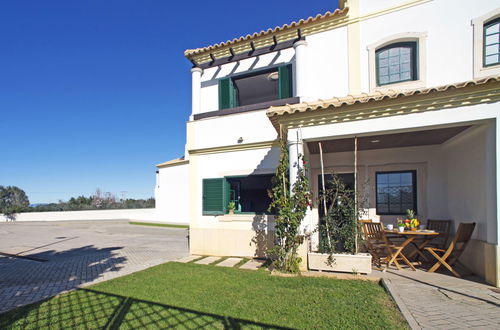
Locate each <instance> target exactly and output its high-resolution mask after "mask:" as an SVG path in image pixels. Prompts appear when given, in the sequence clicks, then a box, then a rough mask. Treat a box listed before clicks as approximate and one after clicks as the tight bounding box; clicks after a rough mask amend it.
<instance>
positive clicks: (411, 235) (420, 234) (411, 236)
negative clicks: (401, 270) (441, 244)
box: [384, 229, 439, 270]
mask: <svg viewBox="0 0 500 330" xmlns="http://www.w3.org/2000/svg"><path fill="white" fill-rule="evenodd" d="M384 232H385V233H386V235H392V236H401V237H405V238H406V239H405V240H404V242H403V243H401V245H400V247H401V249H400V250H399V251H398V252H396V253H395V254H394V255H393V256H392V258H391V259H390V260H389V263H388V264H387V268H389V266H390V265H391V264H392V263H393V262H394V260H396V258H397V257H398V256H399V255H400V254H401V255H403V256H404V254H403V250H404V248H405V247H407V246H408V245H409V244H411V243H413V245H414V246H415V250H413V251H411V252H410V254H408V256H405V257H406V258H405V259H411V258H413V257H414V256H415V255H417V254H418V255H419V256H421V257H422V258H424V259H425V260H427V258H426V257H425V255H424V254H423V253H422V250H423V249H424V247H425V246H426V245H427V244H429V242H430V241H432V240H433V239H434V238H435V237H436V236H438V235H439V233H438V232H435V231H430V230H405V231H402V232H400V231H398V230H388V229H386V230H384ZM420 238H422V240H421V241H420V240H419V241H418V242H414V241H415V240H416V239H420ZM405 262H406V261H405ZM406 263H407V264H408V266H409V267H410V268H411V269H412V270H416V269H415V267H414V266H413V265H412V264H411V263H409V262H406Z"/></svg>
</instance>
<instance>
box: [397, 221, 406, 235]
mask: <svg viewBox="0 0 500 330" xmlns="http://www.w3.org/2000/svg"><path fill="white" fill-rule="evenodd" d="M398 231H399V232H400V233H402V232H404V231H405V224H404V222H403V220H398Z"/></svg>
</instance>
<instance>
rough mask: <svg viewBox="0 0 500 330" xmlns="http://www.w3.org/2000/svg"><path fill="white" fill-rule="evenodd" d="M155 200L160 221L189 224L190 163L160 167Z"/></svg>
mask: <svg viewBox="0 0 500 330" xmlns="http://www.w3.org/2000/svg"><path fill="white" fill-rule="evenodd" d="M155 200H156V215H157V219H158V221H161V222H168V223H175V222H177V223H185V224H189V204H190V203H189V164H182V165H177V166H170V167H164V168H160V169H159V172H158V179H157V183H156V188H155Z"/></svg>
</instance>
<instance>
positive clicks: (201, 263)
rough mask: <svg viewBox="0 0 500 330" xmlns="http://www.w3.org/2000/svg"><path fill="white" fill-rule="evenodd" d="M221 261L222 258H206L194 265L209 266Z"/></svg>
mask: <svg viewBox="0 0 500 330" xmlns="http://www.w3.org/2000/svg"><path fill="white" fill-rule="evenodd" d="M219 259H220V257H206V258H203V259H200V260H198V261H195V262H194V263H195V264H200V265H208V264H211V263H212V262H215V261H217V260H219Z"/></svg>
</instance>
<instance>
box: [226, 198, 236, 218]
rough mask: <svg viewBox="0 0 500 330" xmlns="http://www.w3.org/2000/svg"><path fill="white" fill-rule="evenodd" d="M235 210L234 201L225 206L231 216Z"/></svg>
mask: <svg viewBox="0 0 500 330" xmlns="http://www.w3.org/2000/svg"><path fill="white" fill-rule="evenodd" d="M235 209H236V203H235V202H234V201H230V202H229V203H228V204H227V211H228V212H229V214H231V215H233V214H234V210H235Z"/></svg>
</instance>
